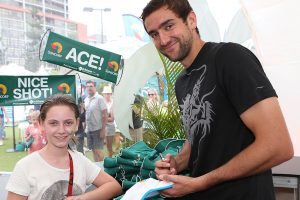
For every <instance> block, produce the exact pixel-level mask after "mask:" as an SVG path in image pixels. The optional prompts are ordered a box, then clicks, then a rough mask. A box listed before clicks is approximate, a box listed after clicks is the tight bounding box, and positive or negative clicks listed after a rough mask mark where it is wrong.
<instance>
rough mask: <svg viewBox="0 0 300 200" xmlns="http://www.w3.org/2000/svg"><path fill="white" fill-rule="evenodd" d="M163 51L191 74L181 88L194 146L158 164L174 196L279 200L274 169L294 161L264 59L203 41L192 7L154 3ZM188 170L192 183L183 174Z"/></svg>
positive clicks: (154, 33)
mask: <svg viewBox="0 0 300 200" xmlns="http://www.w3.org/2000/svg"><path fill="white" fill-rule="evenodd" d="M142 19H143V22H144V27H145V29H146V31H147V32H148V33H149V35H150V36H151V37H152V40H153V42H154V44H155V46H156V48H157V49H158V50H159V51H160V52H161V53H162V54H164V55H165V56H167V57H168V58H169V59H170V60H172V61H179V62H181V63H182V64H183V66H184V67H185V70H184V71H183V73H182V74H181V75H180V76H179V78H178V79H177V81H176V84H175V91H176V97H177V100H178V104H179V106H180V110H181V113H182V119H183V124H184V126H185V129H186V132H187V136H188V140H187V142H186V144H185V145H184V147H183V149H182V151H181V152H180V153H179V154H178V156H176V157H172V156H170V155H168V156H166V157H165V159H163V160H162V161H159V162H157V163H156V169H155V171H156V173H157V174H158V178H159V179H162V180H166V181H171V182H174V186H173V188H172V189H168V190H165V191H163V192H162V194H163V195H164V196H167V197H181V198H182V199H197V200H198V199H201V200H214V199H218V200H223V199H230V200H231V199H234V200H254V199H255V200H273V199H275V197H274V191H273V183H272V173H271V170H270V168H272V167H273V166H275V165H278V164H280V163H282V162H284V161H286V160H288V159H290V158H291V157H292V156H293V147H292V143H291V140H290V137H289V133H288V130H287V127H286V124H285V121H284V118H283V115H282V113H281V110H280V107H279V104H278V100H277V95H276V93H275V90H274V89H273V87H272V85H271V83H270V82H269V80H268V78H267V77H266V74H265V73H264V71H263V69H262V66H261V64H260V63H259V61H258V60H257V58H256V57H255V56H254V54H252V53H251V52H250V51H249V50H248V49H246V48H244V47H242V46H240V45H238V44H233V43H221V44H217V43H211V42H205V41H203V40H202V39H201V37H200V34H199V31H198V29H197V19H196V14H195V13H194V11H193V10H192V8H191V6H190V5H189V3H188V1H187V0H151V1H150V3H148V5H147V6H146V7H145V8H144V10H143V13H142ZM184 169H189V170H190V176H189V177H188V176H180V175H176V174H178V173H179V172H180V171H182V170H184Z"/></svg>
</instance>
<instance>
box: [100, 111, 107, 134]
mask: <svg viewBox="0 0 300 200" xmlns="http://www.w3.org/2000/svg"><path fill="white" fill-rule="evenodd" d="M101 115H102V118H101V123H102V128H101V129H100V137H101V138H104V137H105V128H106V124H107V119H108V115H107V109H104V110H102V111H101Z"/></svg>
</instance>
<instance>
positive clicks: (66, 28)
mask: <svg viewBox="0 0 300 200" xmlns="http://www.w3.org/2000/svg"><path fill="white" fill-rule="evenodd" d="M68 13H69V11H68V0H0V65H1V64H9V63H16V64H18V65H22V66H24V65H25V59H26V54H28V53H33V54H35V55H34V56H33V57H34V58H36V56H37V59H38V52H37V50H35V52H32V51H30V48H31V47H30V45H32V42H33V43H34V44H33V45H34V46H36V45H37V46H38V45H39V44H36V43H39V41H40V39H41V36H42V35H43V32H45V31H46V30H47V29H51V30H52V31H54V32H56V33H58V34H62V35H65V36H67V37H70V38H73V39H76V40H79V41H82V42H87V28H86V25H84V24H80V23H77V22H74V21H71V20H69V14H68ZM34 38H35V39H36V40H34ZM27 57H28V56H27Z"/></svg>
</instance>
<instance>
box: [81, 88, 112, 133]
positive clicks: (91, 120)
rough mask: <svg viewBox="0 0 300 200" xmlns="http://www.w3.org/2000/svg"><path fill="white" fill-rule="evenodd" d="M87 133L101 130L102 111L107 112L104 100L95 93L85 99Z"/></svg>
mask: <svg viewBox="0 0 300 200" xmlns="http://www.w3.org/2000/svg"><path fill="white" fill-rule="evenodd" d="M85 109H86V125H87V131H96V130H99V129H101V128H102V111H103V110H107V107H106V104H105V102H104V99H103V97H102V96H101V95H99V94H98V93H96V94H95V95H94V96H92V97H90V96H88V97H86V98H85Z"/></svg>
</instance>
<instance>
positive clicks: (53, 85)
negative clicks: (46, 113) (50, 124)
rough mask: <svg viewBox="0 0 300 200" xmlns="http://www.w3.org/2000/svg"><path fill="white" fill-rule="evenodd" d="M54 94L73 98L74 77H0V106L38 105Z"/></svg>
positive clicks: (74, 91)
mask: <svg viewBox="0 0 300 200" xmlns="http://www.w3.org/2000/svg"><path fill="white" fill-rule="evenodd" d="M56 93H63V94H68V95H71V96H73V97H74V98H75V97H76V81H75V75H65V76H0V106H18V105H40V104H42V103H43V102H44V101H45V99H47V98H48V97H49V96H51V95H53V94H56Z"/></svg>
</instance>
